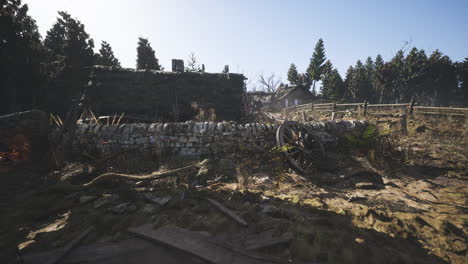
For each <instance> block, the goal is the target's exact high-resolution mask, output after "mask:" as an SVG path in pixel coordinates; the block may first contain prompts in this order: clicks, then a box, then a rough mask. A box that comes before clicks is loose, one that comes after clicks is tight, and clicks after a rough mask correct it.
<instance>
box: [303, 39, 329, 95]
mask: <svg viewBox="0 0 468 264" xmlns="http://www.w3.org/2000/svg"><path fill="white" fill-rule="evenodd" d="M325 60H326V57H325V48H324V45H323V40H322V39H319V40H318V41H317V44H316V45H315V49H314V54H313V55H312V58H311V59H310V64H309V67H308V68H307V73H308V74H309V77H310V80H311V81H312V92H313V93H316V92H315V83H316V82H317V81H319V80H320V78H321V75H322V68H323V63H324V62H325Z"/></svg>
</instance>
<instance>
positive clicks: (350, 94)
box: [344, 66, 357, 101]
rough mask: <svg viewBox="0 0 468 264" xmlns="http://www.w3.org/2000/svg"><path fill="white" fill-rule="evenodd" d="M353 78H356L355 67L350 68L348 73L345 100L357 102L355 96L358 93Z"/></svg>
mask: <svg viewBox="0 0 468 264" xmlns="http://www.w3.org/2000/svg"><path fill="white" fill-rule="evenodd" d="M353 76H354V67H353V66H349V68H348V70H347V71H346V76H345V81H344V86H345V92H346V93H345V98H346V99H347V100H352V101H356V98H355V94H357V91H356V90H355V86H354V84H353Z"/></svg>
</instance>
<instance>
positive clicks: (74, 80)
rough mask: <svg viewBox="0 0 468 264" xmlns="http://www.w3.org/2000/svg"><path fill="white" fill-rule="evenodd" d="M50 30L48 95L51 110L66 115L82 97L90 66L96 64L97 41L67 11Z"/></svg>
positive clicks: (45, 41)
mask: <svg viewBox="0 0 468 264" xmlns="http://www.w3.org/2000/svg"><path fill="white" fill-rule="evenodd" d="M58 14H59V17H58V18H57V22H56V23H55V24H54V25H53V26H52V28H51V29H50V30H49V31H47V35H46V38H45V40H44V46H45V48H46V49H47V52H48V61H47V65H48V74H49V77H50V79H51V83H50V84H49V87H48V89H49V91H48V95H47V100H48V105H47V107H48V110H49V111H51V112H58V113H65V112H67V111H68V109H69V107H70V103H71V100H72V99H73V98H76V97H78V96H81V95H82V94H83V92H84V91H83V87H85V86H86V83H87V82H88V76H89V71H88V70H87V69H88V68H89V67H91V66H93V65H94V64H95V61H96V57H95V54H94V50H93V49H94V41H93V39H91V38H90V37H89V35H88V33H86V31H85V27H84V25H83V24H81V22H80V21H78V20H77V19H74V18H72V17H71V16H70V14H68V13H67V12H58Z"/></svg>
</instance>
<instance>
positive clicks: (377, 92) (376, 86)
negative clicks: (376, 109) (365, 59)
mask: <svg viewBox="0 0 468 264" xmlns="http://www.w3.org/2000/svg"><path fill="white" fill-rule="evenodd" d="M384 63H385V62H384V60H383V59H382V55H380V54H378V55H377V57H376V58H375V62H374V76H373V78H372V80H371V82H372V88H373V94H374V100H373V102H378V103H382V98H381V95H383V89H384V84H383V76H382V67H383V65H384Z"/></svg>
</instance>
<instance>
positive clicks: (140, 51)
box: [136, 37, 164, 71]
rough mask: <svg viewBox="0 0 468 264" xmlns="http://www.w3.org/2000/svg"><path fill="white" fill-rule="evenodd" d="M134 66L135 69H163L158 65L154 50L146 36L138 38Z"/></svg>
mask: <svg viewBox="0 0 468 264" xmlns="http://www.w3.org/2000/svg"><path fill="white" fill-rule="evenodd" d="M136 68H137V70H144V69H148V70H157V71H162V70H163V69H164V68H163V67H162V66H161V65H159V60H158V59H157V58H156V55H155V52H154V50H153V48H152V47H151V45H150V43H149V41H148V39H146V38H142V37H139V38H138V46H137V64H136Z"/></svg>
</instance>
